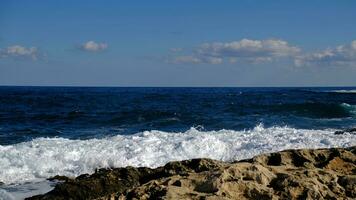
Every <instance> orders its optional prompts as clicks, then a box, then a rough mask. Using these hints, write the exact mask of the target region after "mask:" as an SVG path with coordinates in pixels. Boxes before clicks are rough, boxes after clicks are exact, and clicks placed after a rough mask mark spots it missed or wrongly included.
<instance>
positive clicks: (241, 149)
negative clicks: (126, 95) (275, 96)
mask: <svg viewBox="0 0 356 200" xmlns="http://www.w3.org/2000/svg"><path fill="white" fill-rule="evenodd" d="M333 131H334V130H308V129H294V128H290V127H270V128H264V127H263V125H258V126H256V127H255V128H253V129H251V130H245V131H233V130H219V131H199V130H197V129H195V128H191V129H190V130H188V131H186V132H182V133H173V132H163V131H155V130H153V131H145V132H141V133H137V134H134V135H117V136H114V137H107V138H103V139H89V140H70V139H65V138H37V139H34V140H32V141H29V142H23V143H18V144H14V145H4V146H1V145H0V168H1V170H0V181H1V182H4V183H6V184H11V183H14V184H21V183H25V182H36V181H43V180H44V179H46V178H48V177H52V176H54V175H65V176H77V175H80V174H83V173H93V172H94V170H95V169H96V168H102V167H124V166H129V165H131V166H148V167H157V166H161V165H164V164H165V163H167V162H169V161H173V160H184V159H191V158H201V157H206V158H212V159H218V160H223V161H231V160H239V159H245V158H250V157H253V156H255V155H257V154H261V153H266V152H272V151H279V150H284V149H290V148H324V147H346V146H352V145H356V135H349V134H345V135H334V134H333Z"/></svg>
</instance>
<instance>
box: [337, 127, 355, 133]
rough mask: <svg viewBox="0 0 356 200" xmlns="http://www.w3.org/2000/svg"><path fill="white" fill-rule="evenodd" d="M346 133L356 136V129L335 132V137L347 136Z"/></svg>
mask: <svg viewBox="0 0 356 200" xmlns="http://www.w3.org/2000/svg"><path fill="white" fill-rule="evenodd" d="M345 133H351V134H356V127H355V128H348V129H345V130H341V131H335V133H334V134H335V135H341V134H345Z"/></svg>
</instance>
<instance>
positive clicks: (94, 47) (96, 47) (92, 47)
mask: <svg viewBox="0 0 356 200" xmlns="http://www.w3.org/2000/svg"><path fill="white" fill-rule="evenodd" d="M80 47H81V49H82V50H84V51H91V52H98V51H102V50H105V49H107V48H108V45H107V44H106V43H97V42H94V41H92V40H91V41H88V42H85V43H84V44H82V45H81V46H80Z"/></svg>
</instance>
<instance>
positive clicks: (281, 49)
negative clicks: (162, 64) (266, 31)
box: [173, 39, 301, 64]
mask: <svg viewBox="0 0 356 200" xmlns="http://www.w3.org/2000/svg"><path fill="white" fill-rule="evenodd" d="M300 51H301V50H300V49H299V48H298V47H296V46H291V45H289V44H288V42H287V41H284V40H277V39H268V40H250V39H242V40H240V41H232V42H227V43H222V42H214V43H205V44H202V45H200V46H199V47H198V48H196V49H194V50H193V53H192V54H191V55H180V56H176V57H175V58H174V59H173V62H174V63H208V64H220V63H223V62H230V63H235V62H239V61H241V62H249V63H261V62H270V61H273V60H277V59H279V58H283V57H293V56H296V55H297V54H299V53H300Z"/></svg>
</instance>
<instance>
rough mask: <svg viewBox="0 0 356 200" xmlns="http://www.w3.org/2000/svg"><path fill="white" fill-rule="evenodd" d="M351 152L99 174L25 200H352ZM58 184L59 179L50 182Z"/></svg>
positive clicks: (354, 158) (355, 184) (355, 193)
mask: <svg viewBox="0 0 356 200" xmlns="http://www.w3.org/2000/svg"><path fill="white" fill-rule="evenodd" d="M355 153H356V147H350V148H332V149H316V150H306V149H301V150H286V151H281V152H277V153H270V154H263V155H259V156H256V157H254V158H252V159H248V160H242V161H237V162H233V163H227V162H221V161H215V160H211V159H192V160H185V161H175V162H170V163H168V164H166V165H165V166H163V167H158V168H156V169H150V168H144V167H141V168H134V167H125V168H117V169H100V170H97V171H96V172H95V173H94V174H92V175H81V176H79V177H77V178H75V179H65V178H63V177H61V178H60V179H61V180H64V182H63V183H60V184H58V185H57V186H56V187H55V189H54V190H52V191H50V192H49V193H47V194H44V195H38V196H35V197H31V198H28V199H100V200H114V199H119V200H126V199H142V200H148V199H197V200H198V199H199V200H200V199H210V200H213V199H216V200H217V199H236V200H237V199H260V200H263V199H292V200H294V199H295V200H297V199H355V198H356V175H355V174H356V154H355ZM55 179H56V180H58V178H55Z"/></svg>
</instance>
